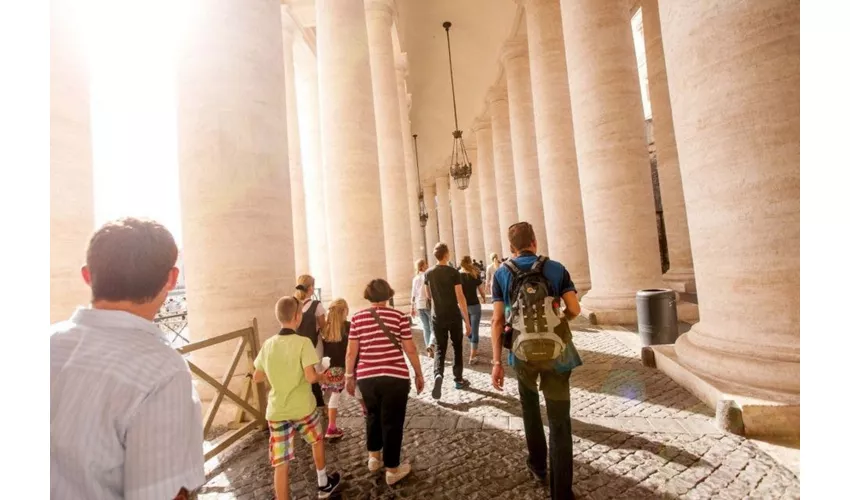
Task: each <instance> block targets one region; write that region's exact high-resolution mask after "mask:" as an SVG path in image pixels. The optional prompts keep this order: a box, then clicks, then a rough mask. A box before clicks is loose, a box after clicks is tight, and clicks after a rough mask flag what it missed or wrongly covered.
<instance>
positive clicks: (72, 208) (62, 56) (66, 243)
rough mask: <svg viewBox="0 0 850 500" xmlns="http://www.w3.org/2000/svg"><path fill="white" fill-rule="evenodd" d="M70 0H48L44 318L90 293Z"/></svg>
mask: <svg viewBox="0 0 850 500" xmlns="http://www.w3.org/2000/svg"><path fill="white" fill-rule="evenodd" d="M73 4H74V2H71V1H70V0H51V2H50V322H51V323H55V322H57V321H64V320H66V319H68V318H69V317H70V316H71V314H72V313H73V312H74V310H75V309H76V307H77V306H84V305H86V304H88V303H89V300H90V298H91V294H90V291H89V288H88V287H87V286H86V284H85V282H83V278H82V275H81V274H80V268H81V267H82V266H83V264H85V262H86V247H87V245H88V240H89V238H90V237H91V235H92V232H94V187H93V177H92V143H91V125H90V117H89V85H88V82H89V68H88V61H87V60H86V53H85V46H84V43H83V40H82V35H83V33H82V30H81V29H80V27H79V26H77V25H75V24H74V22H73V20H74V18H76V17H77V14H76V13H75V12H74V10H75V9H74V5H73Z"/></svg>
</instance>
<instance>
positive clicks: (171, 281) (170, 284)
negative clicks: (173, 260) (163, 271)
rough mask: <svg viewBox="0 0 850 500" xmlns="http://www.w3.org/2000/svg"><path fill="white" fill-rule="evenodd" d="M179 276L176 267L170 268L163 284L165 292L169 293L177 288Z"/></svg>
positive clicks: (178, 270)
mask: <svg viewBox="0 0 850 500" xmlns="http://www.w3.org/2000/svg"><path fill="white" fill-rule="evenodd" d="M178 276H180V269H178V268H177V267H172V268H171V271H168V281H167V282H166V283H165V289H166V291H168V292H170V291H171V290H174V287H176V286H177V277H178Z"/></svg>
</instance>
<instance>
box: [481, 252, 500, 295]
mask: <svg viewBox="0 0 850 500" xmlns="http://www.w3.org/2000/svg"><path fill="white" fill-rule="evenodd" d="M501 265H502V261H501V259H499V254H497V253H496V252H493V253H491V254H490V265H489V266H487V275H486V277H485V280H484V293H486V294H488V295H490V294H491V290H492V289H493V275H494V274H495V273H496V270H497V269H499V266H501Z"/></svg>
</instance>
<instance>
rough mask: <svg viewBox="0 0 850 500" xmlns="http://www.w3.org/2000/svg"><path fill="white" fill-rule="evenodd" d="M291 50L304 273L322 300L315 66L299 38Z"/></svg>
mask: <svg viewBox="0 0 850 500" xmlns="http://www.w3.org/2000/svg"><path fill="white" fill-rule="evenodd" d="M294 49H295V50H294V56H295V90H296V97H297V98H298V123H299V125H300V126H301V160H302V161H303V165H304V167H303V169H302V170H303V176H304V195H305V214H304V215H305V219H306V223H307V241H308V246H307V249H308V252H309V254H310V269H309V270H308V274H310V275H311V276H313V277H314V278H315V279H316V287H318V288H321V291H322V300H329V299H332V298H333V297H334V287H333V276H332V275H331V263H330V249H329V248H328V227H329V222H328V211H327V201H326V200H327V197H326V196H325V176H324V167H323V166H322V131H321V124H320V120H321V117H320V116H319V78H318V73H317V70H318V68H317V67H316V55H315V54H314V53H313V51H312V50H311V49H310V48H309V47H308V46H307V44H306V43H305V42H304V40H303V39H302V40H299V42H298V43H296V44H295V47H294ZM293 287H294V285H293Z"/></svg>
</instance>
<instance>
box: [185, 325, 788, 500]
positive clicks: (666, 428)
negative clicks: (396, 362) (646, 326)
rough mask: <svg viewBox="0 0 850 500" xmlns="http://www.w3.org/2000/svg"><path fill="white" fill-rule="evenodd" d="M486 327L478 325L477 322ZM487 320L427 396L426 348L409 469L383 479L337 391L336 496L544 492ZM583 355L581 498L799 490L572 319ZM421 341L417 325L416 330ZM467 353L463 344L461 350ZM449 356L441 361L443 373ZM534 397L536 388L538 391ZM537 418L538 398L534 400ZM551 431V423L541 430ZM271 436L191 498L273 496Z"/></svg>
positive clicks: (408, 438)
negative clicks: (473, 347) (392, 482)
mask: <svg viewBox="0 0 850 500" xmlns="http://www.w3.org/2000/svg"><path fill="white" fill-rule="evenodd" d="M482 326H483V325H482ZM488 330H489V328H487V327H483V328H482V338H481V343H480V345H479V348H480V350H481V351H480V352H482V353H483V354H484V356H483V357H482V358H483V359H482V363H479V364H478V365H474V366H472V367H468V368H466V369H465V372H464V377H465V378H468V379H469V380H470V382H471V387H470V388H468V389H467V390H455V389H454V388H453V387H452V386H450V385H449V384H447V385H446V387H445V388H444V391H443V398H442V400H441V401H439V402H437V401H434V400H433V399H432V398H431V396H430V380H431V379H432V376H431V375H430V374H431V371H432V368H433V361H432V360H430V359H429V358H427V357H424V356H422V357H421V358H420V359H421V360H422V364H423V370H424V371H425V373H426V381H428V383H427V384H426V390H425V391H423V393H422V394H421V395H418V396H416V395H415V394H414V393H411V398H410V400H409V403H408V410H407V418H406V424H405V425H406V429H405V436H404V447H403V454H404V456H405V457H406V458H407V459H409V460H410V461H411V463H412V465H413V471H414V472H413V474H412V475H411V476H410V477H409V478H407V479H405V481H403V482H402V483H399V484H398V485H396V486H393V487H387V486H386V484H385V482H383V480H382V477H383V476H382V475H380V474H370V473H369V472H368V470H367V468H366V464H365V456H366V451H365V435H364V423H363V417H362V412H361V410H360V407H359V404H358V403H357V402H356V401H355V400H354V399H353V398H344V399H343V400H342V406H341V408H340V415H341V416H340V418H339V420H338V425H339V426H340V427H341V428H342V429H343V430H344V431H345V432H346V436H345V437H344V438H343V439H341V440H338V441H335V442H329V443H327V446H326V454H327V461H328V464H329V467H330V469H332V470H340V471H341V472H342V473H343V476H344V481H345V485H344V489H343V490H342V491H341V494H340V497H341V498H351V499H361V498H362V499H391V498H392V499H406V498H422V499H431V498H435V499H456V498H464V499H467V498H469V499H487V500H490V499H493V498H497V499H512V500H513V499H545V498H548V491H547V489H546V487H545V486H542V485H540V484H539V483H537V482H535V481H534V480H533V479H532V478H531V476H530V475H529V473H528V472H527V471H526V470H525V466H524V464H525V459H526V448H525V438H524V435H523V426H522V419H521V416H522V409H521V406H520V404H519V397H518V391H517V386H516V379H515V377H514V374H513V372H512V370H511V369H510V368H508V369H507V370H506V379H505V391H504V392H499V391H496V390H494V389H493V388H492V387H491V386H490V369H491V367H490V365H489V363H487V362H486V360H487V359H488V358H489V352H490V344H489V332H488ZM573 330H574V336H575V343H576V345H577V346H578V348H579V351H580V353H581V356H582V358H583V360H584V363H585V364H584V366H581V367H579V368H578V369H576V370H575V371H574V372H573V376H572V378H571V383H572V389H571V396H572V411H571V415H572V421H573V447H574V449H573V454H574V467H575V472H574V490H575V492H576V494H577V496H578V497H579V498H583V499H584V498H587V499H607V498H623V499H641V498H653V499H661V498H692V499H703V498H706V499H708V498H736V499H737V498H765V499H768V498H769V499H775V498H782V499H785V498H788V499H793V498H799V496H800V493H799V488H800V485H799V478H798V477H797V476H796V475H795V474H794V473H793V472H791V471H789V470H788V469H787V468H785V467H784V466H782V465H780V464H779V463H777V462H776V461H775V460H774V459H773V458H772V457H771V456H770V455H768V454H767V453H765V452H764V451H763V450H762V449H761V448H759V447H758V446H756V444H755V443H754V442H752V441H749V440H747V439H744V438H741V437H738V436H734V435H727V434H724V433H723V432H721V431H720V430H718V429H717V428H716V427H715V426H714V425H713V423H712V422H713V420H712V417H713V412H712V411H710V409H709V408H707V407H706V406H705V405H703V404H702V403H701V402H699V400H697V399H696V398H694V397H693V396H692V395H691V394H690V393H688V392H687V391H685V390H684V389H682V388H681V387H679V386H678V385H676V384H675V383H674V382H673V381H672V380H670V379H669V378H667V377H666V376H665V375H663V374H662V373H660V372H657V371H655V370H651V369H648V368H645V367H643V366H642V365H641V363H640V359H639V357H638V355H637V354H636V353H635V352H634V351H633V350H632V349H631V348H630V347H628V346H627V345H625V344H624V343H623V342H621V341H619V340H618V339H617V336H618V335H614V334H612V333H611V332H610V331H608V330H606V329H605V328H604V327H592V326H590V325H587V324H582V323H581V322H576V324H574V325H573ZM415 337H416V338H417V341H418V343H419V344H420V345H419V347H420V352H423V349H422V347H423V346H422V345H421V334H418V335H415ZM464 356H468V352H465V353H464ZM450 373H451V367H450V366H447V367H446V374H447V375H448V374H450ZM541 403H543V404H544V405H545V402H543V398H541ZM541 410H542V414H543V419H544V423H545V422H546V416H545V415H546V414H545V407H543V408H541ZM547 432H548V431H547ZM266 440H267V437H266V435H265V433H263V432H256V433H254V434H251V435H249V436H248V437H246V438H245V439H243V440H242V441H241V442H240V443H238V444H237V445H236V446H235V447H234V448H232V449H231V450H228V451H227V452H225V453H224V454H223V455H222V456H220V457H219V459H218V460H217V462H218V463H217V464H216V462H210V463H208V464H207V466H208V476H207V478H208V481H207V483H206V484H205V485H204V486H203V487H202V488H201V489H200V491H199V498H201V499H209V500H224V499H240V500H241V499H271V498H273V488H272V470H271V468H270V467H269V466H268V456H267V455H268V451H267V450H268V445H267V441H266ZM291 477H292V481H291V482H292V491H293V493H294V497H295V498H315V495H316V488H315V471H314V470H313V467H312V461H311V459H310V452H309V447H308V446H307V445H305V444H304V443H303V442H298V443H297V445H296V460H295V461H294V462H293V469H292V476H291Z"/></svg>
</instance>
